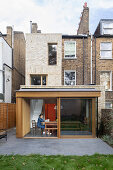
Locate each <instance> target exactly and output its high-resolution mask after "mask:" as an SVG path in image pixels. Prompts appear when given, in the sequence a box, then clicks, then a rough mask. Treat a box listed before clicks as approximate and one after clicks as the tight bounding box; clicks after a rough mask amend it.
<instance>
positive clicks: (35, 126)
mask: <svg viewBox="0 0 113 170" xmlns="http://www.w3.org/2000/svg"><path fill="white" fill-rule="evenodd" d="M36 128H37V125H36V121H35V120H32V132H33V135H36Z"/></svg>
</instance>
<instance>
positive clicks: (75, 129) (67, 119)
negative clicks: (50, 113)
mask: <svg viewBox="0 0 113 170" xmlns="http://www.w3.org/2000/svg"><path fill="white" fill-rule="evenodd" d="M60 108H61V122H60V130H61V131H60V133H61V136H63V135H92V100H91V99H75V98H72V99H71V98H68V99H67V98H66V99H61V107H60Z"/></svg>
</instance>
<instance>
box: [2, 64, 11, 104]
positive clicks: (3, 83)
mask: <svg viewBox="0 0 113 170" xmlns="http://www.w3.org/2000/svg"><path fill="white" fill-rule="evenodd" d="M5 66H6V67H8V68H9V69H11V70H13V69H12V67H10V66H8V65H7V64H5V63H4V64H3V70H1V71H3V96H4V100H3V101H4V102H5Z"/></svg>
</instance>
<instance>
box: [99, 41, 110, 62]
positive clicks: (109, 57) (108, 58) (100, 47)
mask: <svg viewBox="0 0 113 170" xmlns="http://www.w3.org/2000/svg"><path fill="white" fill-rule="evenodd" d="M102 43H111V50H102V49H101V44H102ZM101 51H111V57H109V58H108V57H102V55H101ZM100 59H105V60H107V59H108V60H109V59H112V42H105V41H104V42H100Z"/></svg>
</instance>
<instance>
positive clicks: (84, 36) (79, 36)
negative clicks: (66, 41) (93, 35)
mask: <svg viewBox="0 0 113 170" xmlns="http://www.w3.org/2000/svg"><path fill="white" fill-rule="evenodd" d="M87 37H88V36H87V35H85V34H80V35H62V38H71V39H72V38H87Z"/></svg>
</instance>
